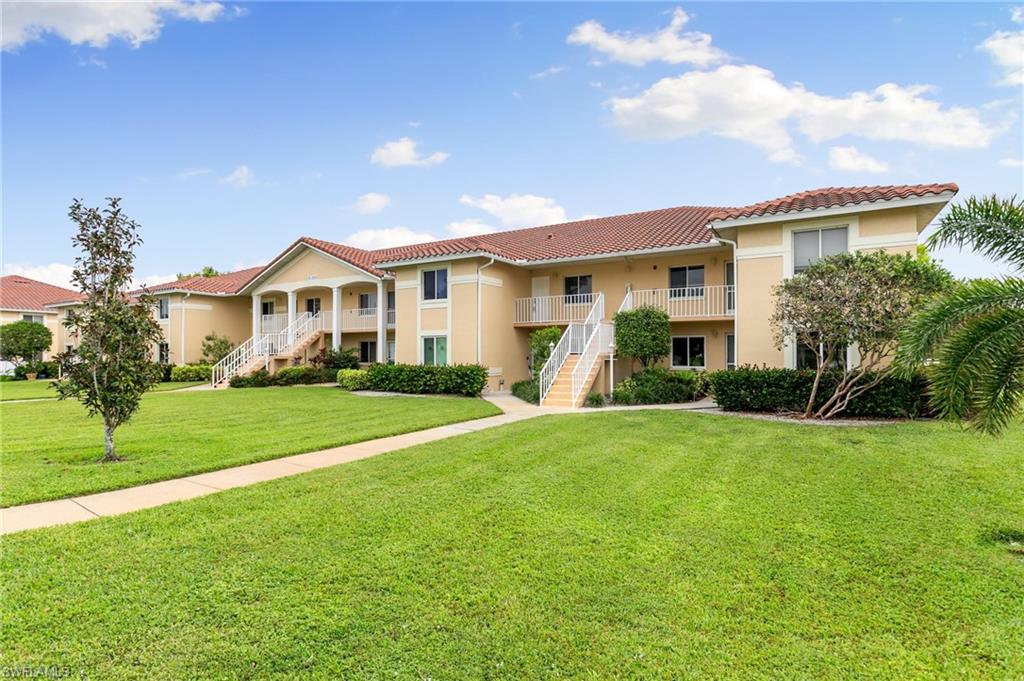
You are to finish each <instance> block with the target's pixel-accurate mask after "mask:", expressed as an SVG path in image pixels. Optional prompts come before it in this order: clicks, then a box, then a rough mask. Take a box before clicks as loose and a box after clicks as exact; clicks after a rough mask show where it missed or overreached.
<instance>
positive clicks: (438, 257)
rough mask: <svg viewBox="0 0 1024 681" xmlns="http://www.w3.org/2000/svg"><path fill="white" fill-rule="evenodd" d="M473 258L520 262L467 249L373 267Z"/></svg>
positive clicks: (378, 263) (381, 263) (510, 263)
mask: <svg viewBox="0 0 1024 681" xmlns="http://www.w3.org/2000/svg"><path fill="white" fill-rule="evenodd" d="M473 258H494V259H495V260H497V261H498V262H503V263H506V264H508V265H519V264H522V263H521V261H518V260H510V259H508V258H503V257H501V256H500V255H494V254H493V253H488V252H487V251H469V252H466V253H452V254H450V255H431V256H428V257H426V258H409V259H408V260H382V261H380V262H375V263H374V267H407V266H409V265H429V264H431V263H435V262H449V261H451V260H471V259H473Z"/></svg>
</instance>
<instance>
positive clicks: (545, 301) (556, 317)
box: [513, 293, 600, 324]
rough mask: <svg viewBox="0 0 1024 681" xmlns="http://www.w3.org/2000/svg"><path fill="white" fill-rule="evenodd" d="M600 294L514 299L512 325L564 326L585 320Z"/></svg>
mask: <svg viewBox="0 0 1024 681" xmlns="http://www.w3.org/2000/svg"><path fill="white" fill-rule="evenodd" d="M599 295H600V293H575V294H572V295H565V296H533V297H530V298H516V300H515V317H514V319H513V323H514V324H552V323H554V324H558V323H561V324H564V323H566V322H579V321H582V320H583V319H585V318H586V316H587V313H589V312H590V309H591V308H592V307H593V305H594V301H595V300H596V298H597V296H599Z"/></svg>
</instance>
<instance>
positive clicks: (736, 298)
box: [711, 227, 740, 369]
mask: <svg viewBox="0 0 1024 681" xmlns="http://www.w3.org/2000/svg"><path fill="white" fill-rule="evenodd" d="M711 233H712V234H714V235H715V238H716V239H718V240H719V241H723V242H725V243H727V244H729V245H730V246H732V276H733V279H734V280H735V281H734V282H733V286H734V287H735V289H734V291H733V304H734V305H735V307H736V309H735V311H734V312H735V315H736V316H735V317H733V321H732V335H733V344H734V346H735V347H734V348H733V349H734V350H735V352H736V356H735V357H734V358H733V359H734V360H735V361H736V368H737V369H738V368H739V366H740V263H739V259H738V258H737V257H736V250H737V249H738V248H739V246H737V245H736V242H735V241H733V240H732V239H726V238H725V237H723V236H722V235H721V234H719V233H718V230H717V229H715V228H714V227H712V228H711ZM725 361H726V365H727V366H726V368H728V362H729V358H728V357H726V358H725Z"/></svg>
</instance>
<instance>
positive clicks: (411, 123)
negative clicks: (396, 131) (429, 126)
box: [409, 121, 423, 128]
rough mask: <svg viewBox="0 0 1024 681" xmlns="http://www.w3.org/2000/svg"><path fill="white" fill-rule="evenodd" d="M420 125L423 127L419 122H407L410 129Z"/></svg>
mask: <svg viewBox="0 0 1024 681" xmlns="http://www.w3.org/2000/svg"><path fill="white" fill-rule="evenodd" d="M421 125H423V124H422V123H420V122H419V121H409V127H410V128H418V127H420V126H421Z"/></svg>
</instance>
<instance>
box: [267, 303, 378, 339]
mask: <svg viewBox="0 0 1024 681" xmlns="http://www.w3.org/2000/svg"><path fill="white" fill-rule="evenodd" d="M387 325H388V328H389V329H393V328H395V311H394V310H393V309H392V310H388V311H387ZM287 326H288V315H287V314H284V313H280V314H265V315H263V317H262V319H261V327H260V328H262V330H263V333H278V332H280V331H283V330H284V329H285V327H287ZM319 327H320V330H321V331H324V332H325V333H330V332H331V329H333V328H334V312H333V311H331V310H321V311H320V316H319ZM376 330H377V308H374V307H369V308H360V309H355V310H342V311H341V332H342V333H345V332H356V331H376Z"/></svg>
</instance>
